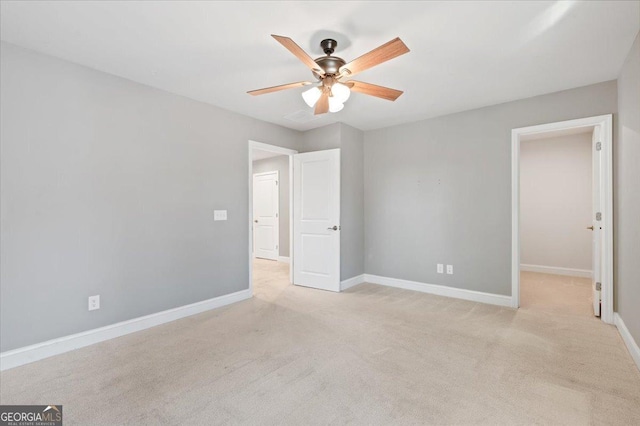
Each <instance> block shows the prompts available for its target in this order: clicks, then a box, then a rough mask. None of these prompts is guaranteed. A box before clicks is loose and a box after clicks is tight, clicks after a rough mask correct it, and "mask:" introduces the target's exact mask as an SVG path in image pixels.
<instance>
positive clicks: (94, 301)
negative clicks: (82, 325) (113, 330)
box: [89, 295, 100, 311]
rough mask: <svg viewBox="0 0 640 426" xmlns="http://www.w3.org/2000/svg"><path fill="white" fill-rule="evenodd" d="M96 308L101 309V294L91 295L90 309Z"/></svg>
mask: <svg viewBox="0 0 640 426" xmlns="http://www.w3.org/2000/svg"><path fill="white" fill-rule="evenodd" d="M96 309H100V295H97V296H89V310H90V311H95V310H96Z"/></svg>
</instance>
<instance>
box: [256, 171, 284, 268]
mask: <svg viewBox="0 0 640 426" xmlns="http://www.w3.org/2000/svg"><path fill="white" fill-rule="evenodd" d="M278 200H279V186H278V172H277V171H274V172H267V173H256V174H254V175H253V255H254V256H255V257H259V258H262V259H271V260H278V254H279V247H278V244H279V242H278V240H279V237H280V232H279V226H278V220H279V219H278V216H279V206H278Z"/></svg>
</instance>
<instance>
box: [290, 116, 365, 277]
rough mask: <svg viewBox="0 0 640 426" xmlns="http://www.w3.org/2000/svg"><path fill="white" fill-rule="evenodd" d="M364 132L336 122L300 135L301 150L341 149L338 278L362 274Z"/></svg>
mask: <svg viewBox="0 0 640 426" xmlns="http://www.w3.org/2000/svg"><path fill="white" fill-rule="evenodd" d="M363 142H364V134H363V132H362V131H360V130H358V129H355V128H353V127H351V126H348V125H346V124H342V123H335V124H331V125H329V126H325V127H321V128H319V129H314V130H309V131H307V132H305V133H304V134H303V139H302V145H301V147H300V152H309V151H320V150H324V149H333V148H340V225H341V226H342V230H341V233H340V279H341V280H346V279H349V278H352V277H355V276H357V275H360V274H363V273H364V223H363V218H364V198H363V197H364V195H363V194H364V172H363V167H364V159H363V157H364V151H363V149H364V147H363Z"/></svg>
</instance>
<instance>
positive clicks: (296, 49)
mask: <svg viewBox="0 0 640 426" xmlns="http://www.w3.org/2000/svg"><path fill="white" fill-rule="evenodd" d="M271 37H273V38H275V39H276V40H277V41H278V42H279V43H280V44H281V45H283V46H284V47H286V48H287V50H289V52H291V53H293V54H294V55H296V57H297V58H298V59H300V60H301V61H302V63H304V64H305V65H306V66H307V67H309V69H310V70H312V71H315V72H316V73H318V74H320V75H324V70H322V68H320V66H318V64H316V61H314V60H313V59H312V58H311V56H309V55H308V54H307V52H305V51H304V50H302V48H301V47H300V46H298V45H297V44H296V42H295V41H293V40H291V39H290V38H289V37H283V36H279V35H275V34H271Z"/></svg>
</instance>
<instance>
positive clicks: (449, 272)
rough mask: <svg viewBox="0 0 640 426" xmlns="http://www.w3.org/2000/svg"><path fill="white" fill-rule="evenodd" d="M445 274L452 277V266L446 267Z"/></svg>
mask: <svg viewBox="0 0 640 426" xmlns="http://www.w3.org/2000/svg"><path fill="white" fill-rule="evenodd" d="M447 274H449V275H453V265H447Z"/></svg>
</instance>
